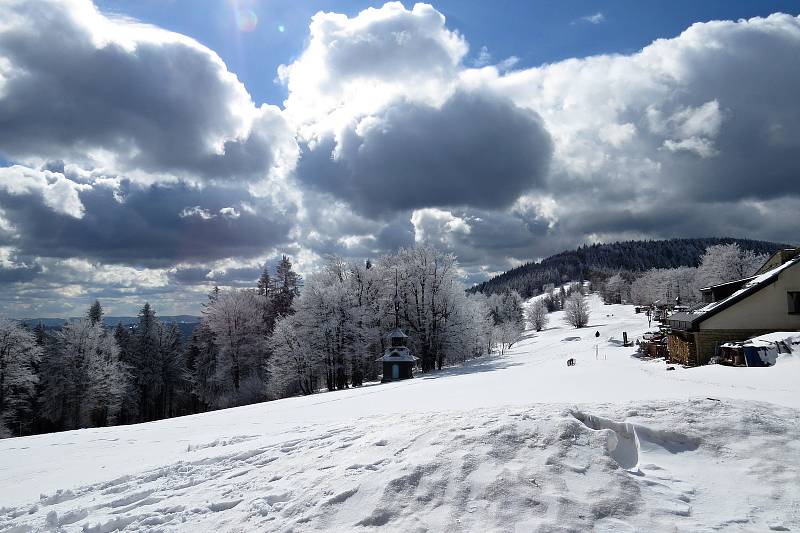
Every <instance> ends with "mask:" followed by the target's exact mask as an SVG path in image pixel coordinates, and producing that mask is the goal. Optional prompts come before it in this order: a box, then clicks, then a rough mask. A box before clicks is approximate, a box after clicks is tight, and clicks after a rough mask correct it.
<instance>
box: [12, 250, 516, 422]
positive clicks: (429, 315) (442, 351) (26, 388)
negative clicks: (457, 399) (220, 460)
mask: <svg viewBox="0 0 800 533" xmlns="http://www.w3.org/2000/svg"><path fill="white" fill-rule="evenodd" d="M458 269H459V267H458V263H457V261H456V258H455V257H454V256H452V255H450V254H447V253H444V252H441V251H439V250H436V249H434V248H431V247H428V246H419V247H415V248H409V249H401V250H399V251H398V252H397V253H395V254H390V255H386V256H384V257H381V258H379V259H377V260H376V261H374V262H373V261H367V262H348V261H345V260H343V259H341V258H337V257H331V258H328V259H327V260H326V261H325V263H324V265H322V268H320V270H319V271H318V272H315V273H314V274H312V275H310V276H309V277H308V279H306V280H303V279H301V277H300V276H299V275H298V274H297V273H296V272H295V271H294V270H293V268H292V263H291V260H290V259H289V258H288V257H286V256H284V257H283V259H282V260H281V261H280V263H279V264H278V265H277V267H276V268H275V269H270V268H267V267H265V268H264V272H263V274H262V275H261V277H260V278H259V279H258V282H257V283H256V284H255V286H254V287H252V288H248V289H220V288H218V287H214V289H213V290H212V291H211V292H210V293H209V295H208V299H207V301H206V302H205V303H203V306H202V319H201V322H200V324H199V325H197V326H196V327H195V329H194V331H193V332H192V334H191V336H190V337H188V338H186V337H184V336H183V335H182V334H181V331H180V328H179V327H178V325H177V324H175V323H166V322H163V321H161V320H159V319H158V317H157V315H156V311H155V309H153V307H152V306H151V305H150V304H149V303H144V305H143V306H142V308H141V310H140V312H139V315H138V319H137V321H136V322H135V323H134V324H133V325H131V326H126V325H123V324H117V326H116V327H113V328H112V327H106V326H104V322H103V314H104V311H103V307H102V305H101V303H100V302H98V301H95V303H94V304H93V305H92V306H91V307H90V308H89V309H88V311H87V313H86V316H85V317H83V318H80V319H74V320H69V321H67V322H66V323H65V324H64V325H63V326H62V327H61V328H60V329H57V330H49V329H46V328H45V327H44V326H43V325H42V324H37V325H35V326H33V327H29V326H26V325H24V324H21V323H19V322H17V321H13V320H9V319H0V436H5V437H8V436H18V435H28V434H35V433H43V432H51V431H61V430H69V429H76V428H84V427H96V426H107V425H116V424H131V423H137V422H147V421H152V420H158V419H162V418H168V417H173V416H179V415H184V414H192V413H199V412H204V411H208V410H214V409H221V408H225V407H232V406H238V405H245V404H250V403H254V402H261V401H266V400H273V399H277V398H283V397H287V396H293V395H299V394H313V393H316V392H319V391H323V390H328V391H332V390H339V389H344V388H349V387H359V386H362V385H363V384H365V383H366V382H369V381H374V380H376V379H377V378H378V376H379V372H380V367H379V365H378V364H377V363H376V362H375V359H377V358H378V357H379V356H380V355H381V354H382V352H383V350H384V348H385V342H386V335H387V334H388V333H389V332H390V331H391V330H392V329H394V327H395V325H399V326H400V327H401V328H403V329H404V330H405V331H406V332H407V333H408V335H409V340H410V343H409V346H410V348H411V351H412V354H414V355H415V356H416V357H417V358H418V368H419V371H421V372H430V371H433V370H435V369H441V368H442V367H444V366H446V365H451V364H455V363H459V362H462V361H464V360H466V359H469V358H473V357H478V356H481V355H484V354H487V353H491V352H493V351H495V350H498V349H499V350H501V351H504V350H505V349H507V348H508V347H509V346H510V345H511V344H513V343H514V342H515V341H516V340H517V339H519V337H520V335H521V333H522V331H523V322H524V316H523V300H522V298H521V297H520V296H519V294H517V293H516V292H514V291H507V292H505V293H503V294H496V295H491V296H486V295H483V294H468V293H467V292H466V291H465V287H464V286H463V285H462V283H461V278H460V276H459V273H458ZM301 288H302V290H301Z"/></svg>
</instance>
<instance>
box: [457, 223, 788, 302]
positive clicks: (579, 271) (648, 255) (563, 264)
mask: <svg viewBox="0 0 800 533" xmlns="http://www.w3.org/2000/svg"><path fill="white" fill-rule="evenodd" d="M734 243H735V244H737V245H739V247H741V248H742V249H743V250H749V251H751V252H753V253H755V254H757V255H760V254H771V253H773V252H775V251H776V250H779V249H781V248H786V247H787V245H785V244H779V243H773V242H765V241H756V240H750V239H733V238H713V237H712V238H699V239H668V240H644V241H624V242H615V243H610V244H592V245H583V246H581V247H580V248H578V249H576V250H569V251H565V252H561V253H559V254H556V255H553V256H550V257H548V258H546V259H543V260H542V261H539V262H529V263H525V264H524V265H520V266H518V267H516V268H513V269H511V270H509V271H507V272H505V273H503V274H500V275H498V276H495V277H493V278H491V279H490V280H488V281H485V282H483V283H480V284H478V285H475V286H474V287H471V288H470V289H469V290H470V291H471V292H483V293H486V294H492V293H497V292H503V291H505V290H508V289H513V290H515V291H517V292H519V293H520V294H521V295H522V297H523V298H530V297H531V296H535V295H537V294H540V293H542V292H543V291H544V287H545V286H547V285H548V284H553V285H556V286H557V285H560V284H562V283H564V282H566V281H570V280H578V279H592V278H595V277H596V276H598V277H599V279H604V278H606V277H608V276H610V275H613V274H614V273H617V272H631V273H642V272H646V271H648V270H651V269H674V268H679V267H697V266H698V265H699V264H700V261H701V258H702V256H703V254H704V253H705V251H706V248H708V247H709V246H714V245H720V244H734Z"/></svg>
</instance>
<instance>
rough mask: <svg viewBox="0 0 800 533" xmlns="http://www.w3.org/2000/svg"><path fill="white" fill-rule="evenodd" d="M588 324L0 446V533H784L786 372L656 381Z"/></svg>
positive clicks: (792, 400) (604, 312) (609, 315)
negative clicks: (363, 381) (420, 365)
mask: <svg viewBox="0 0 800 533" xmlns="http://www.w3.org/2000/svg"><path fill="white" fill-rule="evenodd" d="M591 308H592V318H591V322H590V326H589V327H588V328H584V329H581V330H575V329H572V328H570V327H568V326H566V325H565V324H564V323H563V316H562V313H553V314H551V315H550V317H551V321H550V325H549V327H548V329H547V330H545V331H543V332H539V333H534V332H527V333H526V336H525V338H524V340H522V341H521V342H519V343H517V344H516V345H514V347H513V348H512V349H511V350H510V352H509V353H508V355H506V356H503V357H487V358H484V359H482V360H476V361H474V362H472V363H471V364H469V365H466V366H464V367H460V368H454V369H449V370H446V371H443V372H439V373H436V374H434V375H429V376H421V377H417V378H415V379H413V380H409V381H405V382H399V383H391V384H384V385H380V384H371V385H368V386H365V387H361V388H358V389H352V390H347V391H340V392H335V393H325V394H318V395H314V396H309V397H302V398H290V399H285V400H280V401H275V402H268V403H264V404H259V405H251V406H247V407H241V408H236V409H228V410H224V411H217V412H212V413H205V414H202V415H194V416H188V417H181V418H176V419H171V420H162V421H158V422H153V423H148V424H139V425H135V426H122V427H112V428H98V429H88V430H80V431H70V432H64V433H57V434H50V435H40V436H34V437H25V438H17V439H7V440H2V441H0V531H46V530H55V529H58V528H61V529H62V530H64V531H90V532H91V531H98V532H110V531H115V530H125V531H152V530H163V531H211V530H215V531H353V530H356V531H358V530H364V531H367V530H370V529H378V528H380V529H382V530H391V531H443V530H448V529H449V530H457V531H461V530H464V531H487V530H488V531H532V530H538V529H542V530H586V529H590V528H594V529H596V530H600V531H642V530H650V531H672V530H680V531H686V530H691V531H712V530H713V531H717V530H734V531H765V530H770V529H772V530H778V531H783V530H796V529H797V528H800V425H799V424H798V422H800V410H798V409H799V408H800V394H798V393H799V392H800V380H799V379H798V378H800V362H798V361H797V360H796V359H800V357H797V356H782V357H781V358H780V359H779V361H778V364H777V365H776V366H775V367H772V368H748V369H743V368H727V367H720V366H709V367H703V368H695V369H683V368H680V367H678V369H677V370H675V371H669V372H668V371H666V365H665V364H664V363H663V361H647V360H639V359H637V358H635V357H632V354H633V353H634V351H635V350H634V349H633V348H629V347H627V348H626V347H622V346H621V339H622V333H623V331H624V332H627V333H628V337H629V339H631V340H633V339H635V338H636V337H637V336H641V334H642V333H643V332H644V331H646V329H647V321H646V317H645V316H644V315H637V314H635V313H634V312H633V307H631V306H621V305H610V306H605V305H602V303H601V302H600V301H599V299H597V298H596V297H594V296H593V297H591ZM595 331H599V332H600V337H599V340H597V339H595V336H594V333H595ZM595 346H597V348H595ZM569 357H574V358H575V359H576V360H577V364H576V366H574V367H567V366H566V359H567V358H569ZM709 398H710V399H709Z"/></svg>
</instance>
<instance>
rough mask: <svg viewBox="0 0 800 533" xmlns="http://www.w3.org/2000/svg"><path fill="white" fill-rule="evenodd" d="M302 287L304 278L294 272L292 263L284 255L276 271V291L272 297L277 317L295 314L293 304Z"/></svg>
mask: <svg viewBox="0 0 800 533" xmlns="http://www.w3.org/2000/svg"><path fill="white" fill-rule="evenodd" d="M301 286H302V278H301V277H300V275H299V274H297V272H295V271H294V270H292V262H291V261H290V260H289V258H288V257H287V256H285V255H284V256H283V257H282V258H281V261H280V263H278V267H277V268H276V269H275V290H274V292H273V294H272V297H271V301H272V305H273V308H274V312H275V316H276V317H282V316H287V315H291V314H292V313H293V312H294V309H293V308H292V303H293V302H294V299H295V298H296V297H297V296H299V295H300V287H301Z"/></svg>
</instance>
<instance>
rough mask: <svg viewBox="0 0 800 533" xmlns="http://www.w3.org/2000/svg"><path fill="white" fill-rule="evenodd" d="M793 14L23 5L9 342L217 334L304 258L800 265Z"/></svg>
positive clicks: (11, 137)
mask: <svg viewBox="0 0 800 533" xmlns="http://www.w3.org/2000/svg"><path fill="white" fill-rule="evenodd" d="M798 13H800V7H798V5H797V3H796V2H765V1H759V2H755V1H754V2H730V1H720V2H674V1H673V2H660V3H655V2H648V3H643V2H634V1H630V2H625V1H614V2H578V1H576V2H568V3H567V2H555V1H553V2H544V1H543V2H511V1H497V2H473V1H465V0H460V1H444V2H437V3H434V4H416V5H415V4H412V3H399V2H393V3H392V2H390V3H387V4H382V3H370V2H332V1H308V2H297V1H296V0H279V1H269V0H261V1H258V0H198V1H189V0H171V1H167V2H164V1H156V0H141V1H138V2H122V1H119V0H107V1H102V2H98V3H96V4H92V3H91V2H89V1H86V0H25V1H21V0H7V1H5V2H2V3H0V21H3V22H2V23H0V126H2V127H0V315H8V316H12V317H42V316H74V315H78V314H82V313H84V311H85V309H86V307H88V305H89V304H90V303H91V302H92V301H93V300H94V299H96V298H97V299H100V300H101V302H103V304H104V306H105V307H106V310H107V312H108V313H110V314H114V315H125V314H135V313H136V311H137V309H138V308H140V307H141V305H142V304H143V302H144V301H145V300H147V301H150V303H151V304H153V305H154V306H155V308H156V311H157V312H158V313H159V314H162V315H169V314H178V313H190V314H197V313H198V312H199V309H200V303H201V302H202V301H203V300H204V298H205V294H206V293H207V292H208V290H209V289H210V288H211V287H212V286H213V285H214V284H218V285H220V286H223V287H244V286H252V285H253V283H254V281H255V279H256V278H257V277H258V274H259V273H260V271H261V269H262V268H263V266H264V265H265V264H268V265H274V264H275V262H276V261H277V259H278V258H279V257H280V255H281V254H287V255H289V256H290V257H291V258H292V260H293V262H294V263H295V265H296V267H297V268H298V270H300V271H301V272H302V273H303V274H304V275H308V274H311V273H312V272H313V271H314V269H315V268H316V267H317V265H319V262H320V260H321V259H322V258H323V257H325V256H328V255H337V256H342V257H344V258H347V259H351V260H359V261H360V260H363V259H365V258H374V257H378V256H380V255H381V254H384V253H387V252H391V251H393V250H395V249H396V248H397V247H400V246H412V245H414V244H420V243H428V244H432V245H434V246H437V247H441V248H444V249H447V250H449V251H452V252H453V253H454V254H456V255H457V256H458V258H459V262H460V264H461V269H462V275H463V279H464V281H465V283H466V284H471V283H474V282H476V281H481V280H483V279H486V278H487V277H488V276H491V275H492V274H494V273H498V272H502V271H504V270H507V269H508V268H511V267H513V266H516V265H518V264H520V263H522V262H525V261H528V260H535V259H539V258H542V257H546V256H548V255H551V254H553V253H557V252H559V251H562V250H563V249H568V248H574V247H575V246H578V245H581V244H584V243H592V242H609V241H614V240H620V239H637V238H668V237H699V236H734V237H749V238H757V239H766V240H773V241H781V242H790V243H791V242H797V240H798V237H797V231H796V228H797V227H798V226H799V225H800V172H799V171H800V131H798V130H800V107H799V106H798V104H797V97H796V95H797V94H800V19H799V18H798Z"/></svg>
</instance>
